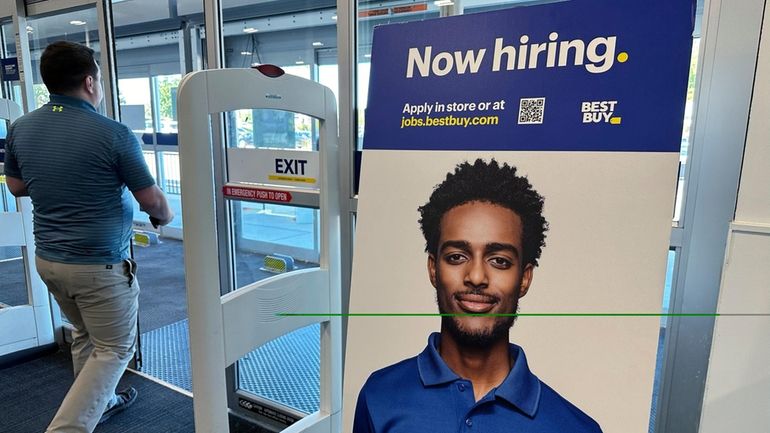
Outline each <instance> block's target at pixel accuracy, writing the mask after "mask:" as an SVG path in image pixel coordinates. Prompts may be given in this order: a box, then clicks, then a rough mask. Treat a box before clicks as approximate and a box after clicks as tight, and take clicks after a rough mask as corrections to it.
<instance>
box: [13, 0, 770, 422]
mask: <svg viewBox="0 0 770 433" xmlns="http://www.w3.org/2000/svg"><path fill="white" fill-rule="evenodd" d="M553 2H554V1H552V0H540V1H538V0H508V1H500V0H462V1H458V0H455V1H454V3H452V2H451V1H450V2H448V3H449V5H447V3H446V2H438V1H436V2H434V1H427V2H426V1H420V0H390V1H369V0H359V1H339V2H334V1H330V0H315V1H313V0H219V1H215V0H211V1H210V0H163V1H158V0H111V1H110V0H66V1H59V0H48V1H45V0H43V1H35V0H26V1H20V2H14V1H11V0H2V5H1V6H0V57H1V58H2V59H11V58H17V59H19V63H21V64H22V65H24V69H25V70H26V72H25V74H24V77H23V79H22V80H5V81H4V82H3V83H2V97H4V98H6V99H10V100H12V101H15V102H17V103H18V104H19V105H21V106H22V107H23V108H24V109H25V111H32V110H34V109H36V108H38V107H40V106H42V105H44V104H45V103H47V101H48V97H49V95H48V92H47V90H46V88H45V85H44V84H43V83H42V79H41V78H40V75H39V68H38V63H39V59H40V55H41V53H42V51H43V49H44V48H45V47H46V46H47V44H49V43H50V42H53V41H56V40H67V41H72V42H77V43H81V44H85V45H87V46H89V47H91V48H92V49H94V50H95V51H96V53H97V55H98V56H99V58H100V59H101V62H100V63H101V65H102V71H103V76H104V80H105V86H104V88H105V92H106V95H105V99H104V102H103V106H102V107H100V111H102V112H103V113H104V114H105V115H108V116H111V117H114V118H116V119H119V120H120V121H121V122H122V123H124V124H126V125H128V126H130V128H131V129H132V130H133V132H134V133H135V134H136V136H137V138H138V139H139V141H140V142H141V144H142V149H143V152H144V157H145V160H146V162H147V164H148V166H149V167H150V169H151V171H152V172H153V174H154V176H155V178H156V181H157V184H158V186H159V187H160V188H161V189H162V190H163V191H164V192H165V193H166V197H167V198H168V200H169V203H170V205H171V207H172V209H173V210H174V212H175V214H176V218H175V219H174V221H173V222H172V223H171V224H170V225H168V226H166V227H161V228H159V229H153V228H152V227H151V226H150V224H149V221H148V220H147V215H146V214H144V213H143V212H141V211H140V210H139V206H138V204H136V203H135V210H134V223H135V226H134V228H135V231H136V233H137V236H136V237H135V240H134V244H133V248H132V250H133V254H134V257H135V260H136V261H137V262H138V263H139V267H140V270H141V271H140V275H141V284H142V293H141V296H140V313H139V327H140V332H141V338H140V348H141V350H140V352H139V354H138V355H137V357H136V359H135V361H134V363H133V364H132V369H133V371H136V372H139V374H138V375H137V376H136V377H135V378H132V379H131V380H132V381H133V382H132V383H139V381H144V380H147V382H146V383H144V382H142V383H141V384H140V385H137V387H139V386H141V387H142V388H141V389H140V392H144V393H145V394H154V395H157V396H158V398H157V399H154V400H145V401H143V402H139V403H137V409H136V410H135V412H134V413H133V414H130V413H128V412H127V413H126V414H125V415H120V416H126V417H132V416H133V417H135V419H136V420H137V421H136V422H135V423H133V424H131V427H129V428H126V427H125V425H122V426H121V425H116V426H114V427H112V426H110V425H104V426H100V428H99V429H98V430H97V431H99V432H105V433H106V432H111V431H121V432H133V431H136V432H139V431H141V432H153V431H158V432H160V431H180V432H182V431H193V427H192V422H193V416H192V415H193V409H192V402H191V397H192V373H191V360H190V350H189V343H190V342H189V328H188V314H187V305H188V303H187V299H186V290H185V265H184V242H185V239H184V235H183V228H184V224H185V221H184V218H185V217H184V214H183V211H182V205H181V195H182V178H181V171H180V161H179V138H178V132H179V131H178V120H179V118H178V107H177V91H178V88H179V85H180V82H181V81H182V78H183V76H185V75H186V74H188V73H191V72H194V71H199V70H203V69H209V68H215V67H222V68H248V67H251V66H255V65H259V64H274V65H277V66H280V67H281V68H282V69H283V70H284V71H285V72H286V73H287V74H292V75H296V76H299V77H303V78H306V79H309V80H313V81H316V82H318V83H321V84H322V85H324V86H327V87H328V88H329V89H331V90H332V92H333V93H334V94H335V96H336V98H337V105H338V107H339V131H340V132H339V136H340V143H339V145H340V152H341V153H342V154H343V156H342V157H341V159H340V161H341V162H342V164H341V167H340V170H341V172H340V175H341V177H342V179H343V181H342V187H341V191H340V194H341V197H342V203H343V204H342V209H341V212H342V213H343V214H344V215H345V216H346V219H343V221H344V222H347V225H345V224H343V237H342V239H343V250H344V251H345V252H343V266H342V270H343V274H345V272H347V275H349V272H350V266H351V259H350V257H351V255H352V239H353V236H354V226H355V214H356V200H357V185H356V183H357V182H356V179H357V175H358V169H359V167H358V164H357V162H358V161H359V160H360V152H361V144H362V139H363V131H364V127H365V124H364V111H365V109H366V106H367V89H368V83H369V72H370V62H371V46H372V31H373V28H374V27H375V26H377V25H381V24H389V23H396V22H406V21H417V20H425V19H435V18H438V17H440V16H446V15H451V14H457V13H463V14H472V13H479V12H485V11H491V10H496V9H503V8H509V7H527V6H530V5H535V4H542V3H553ZM706 3H708V2H707V1H706ZM711 3H712V4H716V5H721V7H722V8H723V10H724V8H728V7H731V6H730V4H731V2H730V1H727V0H722V1H721V2H720V1H713V2H711ZM733 3H734V2H733ZM747 3H751V6H747V5H743V6H741V7H740V8H739V9H740V10H739V11H733V12H729V13H728V12H720V11H719V8H718V7H716V6H712V7H711V8H710V9H709V8H707V7H706V5H705V4H704V1H703V0H701V1H699V2H698V7H697V11H696V25H695V32H694V34H693V50H692V57H691V67H690V78H689V87H688V93H687V102H686V109H685V118H684V128H683V131H682V142H681V143H682V146H681V152H680V167H679V173H678V181H677V194H676V204H675V212H674V214H673V215H672V221H671V243H670V247H669V252H668V264H667V272H666V279H665V288H664V297H663V299H662V303H661V306H660V312H661V313H663V314H666V313H669V312H671V313H681V312H685V311H688V309H690V308H692V307H693V306H695V305H697V306H699V308H697V309H699V310H701V309H704V308H705V309H708V308H709V307H710V308H711V310H713V309H714V307H715V305H716V302H717V299H718V292H719V290H718V289H719V276H718V274H717V275H716V276H714V275H713V271H706V269H708V268H709V267H712V265H713V264H714V263H717V264H719V265H720V266H721V260H722V258H723V257H724V239H723V237H722V238H719V239H718V237H716V236H715V235H713V233H715V232H719V230H721V229H720V228H719V227H716V228H715V226H714V224H718V223H717V222H714V220H724V221H727V220H732V219H733V215H732V214H731V212H734V211H735V201H736V192H735V191H736V190H737V188H736V185H737V182H738V181H739V178H740V171H739V168H740V165H738V168H730V166H729V164H720V163H719V161H726V160H729V161H736V160H737V161H740V160H741V158H742V157H743V152H744V150H743V149H744V142H745V137H746V135H745V133H746V128H747V126H746V123H747V122H746V120H747V119H748V111H749V109H750V102H751V100H752V94H753V93H752V92H753V87H752V86H748V85H745V83H752V82H754V73H755V69H756V63H757V53H758V51H759V35H760V33H761V28H762V25H761V24H762V23H761V21H760V20H756V19H755V20H753V21H751V23H752V24H751V25H745V24H744V18H745V17H748V16H752V15H756V12H757V11H761V10H762V9H763V8H766V6H765V2H764V1H758V0H753V1H752V2H747ZM765 13H766V12H765ZM759 16H762V15H761V13H760V14H759ZM217 18H218V19H219V21H218V22H216V23H212V20H213V19H214V20H215V19H217ZM765 22H767V20H766V19H765ZM705 23H708V25H709V26H710V27H709V30H710V31H711V32H712V33H708V34H707V33H706V32H705V29H706V24H705ZM717 28H720V32H719V36H718V35H717V32H716V29H717ZM766 28H767V25H765V29H766ZM724 29H727V30H724ZM212 32H215V33H217V34H219V35H220V38H219V43H217V41H215V40H212V39H211V38H208V37H207V35H209V34H212ZM728 35H732V36H728ZM706 37H710V38H712V39H705V38H706ZM746 46H749V47H752V48H751V49H748V50H743V51H745V53H742V54H736V52H737V51H739V50H734V49H732V48H731V47H746ZM731 56H732V57H731ZM736 57H737V58H736ZM727 64H730V65H733V66H731V67H730V68H732V69H730V70H728V66H725V65H727ZM736 65H737V66H736ZM704 67H705V68H707V69H705V70H703V68H704ZM719 74H722V75H719ZM741 74H743V75H741ZM725 83H742V84H740V85H738V84H736V85H735V86H733V87H729V86H727V85H726V84H725ZM720 86H722V87H720ZM726 86H727V87H729V88H726ZM699 98H700V99H699ZM709 98H710V99H709ZM765 99H768V98H767V95H765ZM709 110H711V111H709ZM714 113H717V114H714ZM698 116H703V118H706V117H707V116H708V119H709V120H708V122H712V123H721V124H722V126H723V129H722V130H720V131H717V132H714V131H711V130H709V129H708V128H710V127H711V128H713V127H716V125H713V124H712V125H707V121H702V122H701V123H696V120H697V119H699V118H698ZM712 116H720V120H719V122H716V121H714V120H713V119H712ZM714 118H716V117H714ZM223 120H224V125H223V131H224V134H223V136H224V140H225V147H226V148H242V149H250V148H257V149H281V150H286V149H291V150H304V151H313V150H318V142H319V123H318V121H317V120H316V119H313V118H312V117H309V116H305V115H302V114H298V113H293V112H288V111H280V110H269V109H249V110H245V109H244V110H236V111H231V112H227V113H225V114H224V116H223ZM696 125H698V127H699V128H701V129H699V130H696ZM733 125H735V126H733ZM7 127H8V123H7V122H5V123H3V122H0V137H4V136H5V132H6V131H7ZM725 142H729V143H735V145H734V146H732V145H731V146H722V145H721V143H725ZM698 145H702V148H700V150H699V149H698V147H697V146H698ZM695 155H697V159H696V160H694V161H693V159H692V158H693V156H695ZM733 165H734V164H733ZM715 179H721V180H722V181H724V182H726V183H727V184H730V183H731V182H732V185H733V188H732V190H729V191H727V190H725V188H722V187H719V188H712V187H713V184H712V182H715ZM698 185H700V188H701V191H700V192H698ZM727 189H730V188H727ZM704 190H705V191H708V192H705V193H704V192H703V191H704ZM696 194H698V196H697V197H698V199H697V203H696V200H695V195H696ZM691 196H692V197H691ZM0 206H2V208H0V211H2V212H17V211H19V202H17V200H16V199H15V198H14V197H13V196H12V195H11V194H10V192H9V191H8V189H7V188H6V186H5V185H4V184H2V183H0ZM230 212H231V216H232V231H233V232H232V239H233V243H234V248H233V251H234V257H233V263H234V265H233V267H234V271H233V275H234V281H235V283H234V288H235V289H236V290H237V289H238V288H241V287H245V286H248V285H250V284H252V283H254V282H256V281H259V280H262V279H265V278H269V277H271V276H273V275H275V273H274V270H273V269H270V267H269V266H266V263H267V262H266V259H267V258H268V257H270V256H274V255H276V254H278V255H280V256H289V257H291V258H292V259H293V266H294V269H297V270H299V269H308V268H315V267H318V266H319V263H320V255H321V247H322V246H321V245H320V242H321V234H320V223H319V217H320V216H319V210H318V209H315V208H313V207H300V206H286V205H279V204H270V203H253V202H248V201H236V202H233V206H232V208H231V211H230ZM704 215H707V217H704ZM727 216H729V218H726V217H727ZM704 221H706V222H704ZM708 224H711V225H708ZM698 236H701V237H700V238H699V239H708V242H706V241H703V243H702V244H699V246H698V249H697V251H696V250H694V249H693V248H690V244H689V243H688V242H691V239H693V238H694V237H698ZM720 239H721V240H720ZM0 245H2V244H0ZM27 260H28V254H27V252H26V248H25V247H23V246H0V275H2V278H0V311H2V309H6V308H12V307H17V306H24V305H27V304H30V302H31V301H30V295H29V291H28V288H27V285H26V284H27V283H26V281H27V278H28V276H27V267H26V263H27ZM685 271H686V272H687V274H688V275H695V274H698V275H701V276H703V279H701V280H700V281H695V279H693V278H691V279H690V280H687V279H686V275H685ZM709 272H711V273H709ZM709 275H710V276H709ZM705 278H710V280H704V279H705ZM704 281H705V283H704ZM343 283H344V284H343V302H344V300H345V284H349V277H348V278H347V279H346V278H345V277H343ZM704 287H709V289H708V290H706V289H704ZM701 307H702V308H701ZM51 308H52V311H53V316H54V318H53V321H52V326H53V327H54V329H55V330H56V331H55V332H54V338H55V340H56V342H55V343H53V344H51V343H49V344H47V345H41V346H44V347H46V348H47V350H48V351H47V352H46V354H45V355H44V356H43V357H40V356H39V355H40V354H39V353H36V356H35V357H31V358H30V359H33V360H30V361H27V362H23V363H21V364H18V361H16V366H14V367H9V368H15V369H17V370H14V373H13V375H11V374H6V373H7V372H8V371H9V370H7V369H6V370H5V372H4V371H3V370H0V413H5V414H11V413H15V414H16V415H12V416H11V415H2V416H0V418H4V417H6V416H9V417H10V418H12V420H10V421H9V422H14V423H16V424H14V425H15V426H19V427H17V428H18V429H17V430H13V431H42V429H43V428H44V427H45V425H46V423H47V421H48V420H49V419H50V417H51V416H52V411H55V409H56V402H58V401H60V399H61V397H62V395H63V393H64V392H66V383H67V380H68V378H69V376H68V375H69V373H70V367H69V366H68V364H67V363H68V360H67V357H66V354H65V353H63V352H57V353H53V354H51V353H50V352H51V347H52V346H57V344H61V343H64V342H65V341H66V329H67V326H68V324H67V320H66V318H65V317H63V316H62V315H61V314H58V315H57V313H58V309H57V308H56V307H55V306H52V307H51ZM713 327H714V324H713V318H712V319H711V322H709V320H708V319H704V320H700V321H689V322H686V321H682V320H681V319H680V318H671V317H666V316H663V317H662V318H661V322H660V340H659V344H658V355H657V366H656V374H655V384H654V390H653V398H652V405H651V407H650V423H649V432H650V433H653V432H657V433H664V432H676V433H687V432H693V433H695V432H697V431H698V427H697V426H698V422H697V421H698V419H699V418H698V414H699V413H700V406H701V404H702V401H703V394H704V388H705V377H704V376H703V375H701V374H699V373H692V372H694V371H703V370H705V369H706V367H707V366H708V358H709V344H708V343H704V341H706V340H708V341H710V340H711V336H712V332H713V329H714V328H713ZM320 333H321V328H320V326H319V325H318V324H314V325H310V326H307V327H304V328H302V329H299V330H296V331H294V332H291V333H290V334H287V335H285V336H283V337H280V338H278V339H275V340H273V341H271V342H269V343H268V344H265V345H264V346H262V347H260V348H258V349H256V350H254V351H253V352H251V353H249V354H248V355H247V356H245V357H243V358H241V359H240V360H239V361H238V362H237V363H236V365H235V366H234V367H232V369H231V370H229V373H228V374H229V375H231V376H232V377H233V378H234V384H233V385H232V388H233V389H234V390H239V391H240V392H241V393H242V394H243V393H245V394H247V395H249V396H250V398H252V400H253V401H255V402H258V403H259V404H261V405H263V406H264V408H266V409H267V410H273V411H277V412H279V413H282V414H286V415H288V416H290V417H293V418H294V419H300V418H302V417H304V416H307V415H309V414H312V413H314V412H316V411H318V410H319V404H320V403H319V401H320V397H319V392H320V391H319V389H320V386H321V385H320V383H321V367H320V358H321V355H320V353H321V349H320V341H321V336H320ZM0 343H3V342H2V341H0ZM22 352H24V351H22ZM11 354H12V353H11ZM3 355H6V354H5V353H3ZM6 359H10V358H6ZM41 372H45V373H43V374H41ZM685 378H688V379H685ZM11 383H13V384H14V385H13V386H11V385H10V384H11ZM18 383H25V384H26V385H24V386H23V387H19V386H18V385H16V384H18ZM138 389H139V388H138ZM39 390H45V394H46V397H45V399H44V401H45V402H47V403H46V404H43V405H39V407H37V408H35V409H30V405H31V401H32V400H33V399H34V398H38V397H36V396H38V395H40V394H41V393H40V392H39ZM27 396H29V397H27ZM48 403H50V404H48ZM682 414H686V415H682ZM10 418H9V419H10ZM283 427H285V425H284V424H282V423H281V422H278V421H277V420H276V418H275V417H272V418H271V417H261V418H260V417H257V418H256V419H251V420H248V419H242V418H240V417H236V416H233V417H232V420H231V431H244V432H245V431H279V430H280V429H282V428H283ZM25 428H28V429H29V430H24V429H25ZM9 431H10V430H9Z"/></svg>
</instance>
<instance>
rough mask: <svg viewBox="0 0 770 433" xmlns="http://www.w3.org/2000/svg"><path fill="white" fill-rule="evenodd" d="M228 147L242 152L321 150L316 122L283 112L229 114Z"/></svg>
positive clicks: (302, 115) (240, 112) (245, 111)
mask: <svg viewBox="0 0 770 433" xmlns="http://www.w3.org/2000/svg"><path fill="white" fill-rule="evenodd" d="M227 120H228V121H229V124H230V125H233V127H230V128H228V132H229V140H228V143H229V144H228V147H238V148H242V149H244V148H245V149H294V150H316V149H318V128H319V126H318V125H319V123H318V120H317V119H314V118H312V117H309V116H306V115H304V114H298V113H292V112H290V111H283V110H268V109H256V110H236V111H232V112H230V113H228V116H227Z"/></svg>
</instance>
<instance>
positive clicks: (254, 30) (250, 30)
mask: <svg viewBox="0 0 770 433" xmlns="http://www.w3.org/2000/svg"><path fill="white" fill-rule="evenodd" d="M258 31H259V29H255V28H254V27H244V28H243V33H256V32H258Z"/></svg>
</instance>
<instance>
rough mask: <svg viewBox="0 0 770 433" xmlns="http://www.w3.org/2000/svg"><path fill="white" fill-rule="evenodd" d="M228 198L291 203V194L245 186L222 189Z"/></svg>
mask: <svg viewBox="0 0 770 433" xmlns="http://www.w3.org/2000/svg"><path fill="white" fill-rule="evenodd" d="M222 193H223V194H224V196H225V197H226V198H229V199H233V200H260V201H273V202H277V203H290V202H291V199H292V197H291V193H289V192H286V191H278V190H273V189H262V188H249V187H243V186H227V185H225V186H224V187H223V188H222Z"/></svg>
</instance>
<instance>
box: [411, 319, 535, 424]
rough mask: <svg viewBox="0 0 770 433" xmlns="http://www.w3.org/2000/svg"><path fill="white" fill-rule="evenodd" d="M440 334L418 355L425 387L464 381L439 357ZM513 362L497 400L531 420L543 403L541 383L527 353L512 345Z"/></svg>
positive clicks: (500, 387)
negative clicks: (528, 362) (505, 402)
mask: <svg viewBox="0 0 770 433" xmlns="http://www.w3.org/2000/svg"><path fill="white" fill-rule="evenodd" d="M440 338H441V334H440V333H438V332H434V333H432V334H430V337H428V345H427V347H425V350H423V351H422V353H420V354H419V355H417V368H418V370H419V373H420V379H421V380H422V384H423V386H426V387H429V386H434V385H440V384H444V383H448V382H453V381H455V380H458V379H461V377H460V376H458V375H457V374H456V373H455V372H454V371H452V370H451V369H450V368H449V366H447V365H446V362H444V359H443V358H441V355H439V353H438V343H439V340H440ZM509 350H510V353H511V358H512V359H514V360H515V361H514V363H513V368H512V369H511V371H510V372H509V373H508V376H506V378H505V380H503V383H501V384H500V386H498V387H497V389H496V390H495V397H499V398H501V399H503V400H505V401H507V402H508V403H510V404H512V405H514V406H516V407H517V408H518V409H519V410H521V411H522V412H524V413H525V414H527V415H528V416H530V417H532V416H534V415H535V412H537V407H538V403H539V402H540V392H541V389H540V388H541V385H540V379H538V378H537V376H535V375H534V374H532V372H531V371H530V370H529V365H528V364H527V357H526V356H525V355H524V350H523V349H522V348H521V347H519V346H517V345H515V344H510V345H509Z"/></svg>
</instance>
